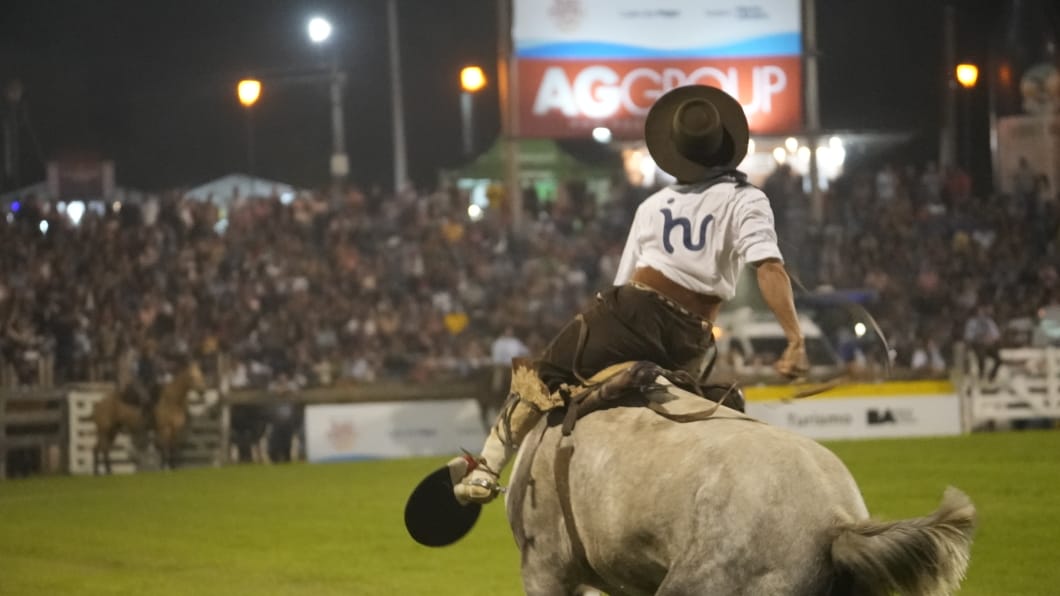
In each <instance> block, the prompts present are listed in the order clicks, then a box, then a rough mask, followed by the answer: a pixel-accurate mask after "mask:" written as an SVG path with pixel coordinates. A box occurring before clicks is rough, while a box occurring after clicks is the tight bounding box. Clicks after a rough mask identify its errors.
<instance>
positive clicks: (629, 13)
mask: <svg viewBox="0 0 1060 596" xmlns="http://www.w3.org/2000/svg"><path fill="white" fill-rule="evenodd" d="M512 37H513V43H514V53H515V56H514V57H515V81H516V88H517V89H518V97H517V102H518V106H517V115H518V122H517V128H516V132H517V134H518V135H519V136H522V137H553V138H556V137H587V136H588V135H589V134H590V133H591V131H592V129H593V128H595V127H598V126H604V127H607V128H610V129H611V131H612V134H613V135H614V136H615V138H626V139H633V138H640V136H641V135H642V133H643V125H644V117H645V116H646V115H647V113H648V109H649V108H650V107H651V105H652V103H653V102H654V101H655V99H656V98H658V97H659V95H661V94H662V93H664V92H666V91H668V90H670V89H672V88H674V87H679V86H681V85H688V84H694V83H698V84H703V85H711V86H714V87H720V88H721V89H724V90H725V91H726V92H728V93H729V94H730V95H733V96H734V97H736V98H737V99H739V100H740V103H742V104H743V106H744V110H745V112H746V113H747V117H748V120H749V121H750V124H751V132H752V133H753V134H783V133H791V132H795V131H797V130H799V129H800V128H801V124H802V63H801V54H802V51H801V47H802V34H801V26H800V13H799V2H798V0H759V1H757V2H744V3H739V4H736V3H732V2H725V1H722V0H668V1H667V2H666V3H665V4H663V5H660V3H658V2H656V1H654V0H546V1H542V0H516V2H515V15H514V23H513V31H512Z"/></svg>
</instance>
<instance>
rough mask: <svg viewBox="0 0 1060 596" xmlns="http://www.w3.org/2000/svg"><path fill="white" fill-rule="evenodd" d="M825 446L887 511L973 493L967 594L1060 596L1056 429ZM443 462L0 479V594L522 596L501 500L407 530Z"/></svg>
mask: <svg viewBox="0 0 1060 596" xmlns="http://www.w3.org/2000/svg"><path fill="white" fill-rule="evenodd" d="M829 446H830V447H831V448H832V449H833V450H835V451H836V453H838V454H839V456H840V457H841V458H842V459H843V460H844V461H845V462H846V463H847V465H848V466H849V467H850V468H851V470H852V471H853V473H854V476H855V477H856V478H857V479H858V481H859V483H860V485H861V488H862V490H863V492H864V494H865V498H866V501H867V502H868V505H869V509H870V510H871V511H872V512H873V514H874V515H875V516H877V517H881V518H888V519H890V518H899V517H911V516H919V515H923V514H926V513H928V512H929V511H931V510H933V509H934V508H935V506H936V505H937V502H938V499H939V497H940V496H941V495H942V491H943V489H944V488H945V486H946V485H947V484H953V485H955V486H958V487H960V488H961V489H963V490H964V491H966V492H967V493H968V494H969V495H970V496H971V497H972V499H973V500H974V501H975V503H976V505H977V506H978V508H979V515H980V530H979V533H978V536H977V539H976V543H975V547H974V551H973V554H972V565H971V570H970V572H969V577H968V580H967V581H966V583H965V586H964V589H963V591H962V592H961V593H962V594H965V595H981V596H1009V595H1016V594H1043V595H1045V594H1058V593H1060V587H1058V586H1060V564H1058V559H1060V432H1055V431H1054V432H1035V433H1030V432H1028V433H1010V434H984V435H973V436H967V437H956V438H947V439H922V440H894V441H871V442H842V443H831V444H829ZM750 448H753V446H752V447H750ZM441 462H442V460H438V459H429V460H424V459H421V460H408V461H388V462H369V463H357V464H331V465H290V466H271V467H264V466H255V467H229V468H223V469H204V470H183V471H179V472H175V473H154V474H144V475H140V476H135V477H129V476H126V477H111V478H43V479H32V480H24V481H12V482H7V483H0V594H4V595H19V596H23V595H25V596H36V595H45V594H47V595H54V594H78V595H82V594H84V595H96V594H130V595H141V594H143V595H148V594H151V595H155V594H157V595H189V596H206V595H213V594H217V595H222V594H223V595H248V596H260V595H263V594H292V595H330V594H343V595H350V594H353V595H393V594H424V595H427V594H445V595H447V594H453V595H460V596H478V595H482V596H485V595H498V594H502V595H504V594H521V593H522V591H521V589H520V583H519V574H518V563H519V557H518V553H517V551H516V549H515V546H514V542H513V540H512V538H511V535H510V533H509V531H508V527H507V524H506V522H505V520H504V517H503V511H502V508H501V507H500V506H490V507H488V508H487V510H486V511H485V512H484V513H483V516H482V518H481V519H480V521H479V525H478V526H477V527H476V528H475V530H474V531H473V532H472V533H471V535H470V536H469V537H468V538H466V539H465V540H463V541H462V542H460V543H458V544H456V545H454V546H452V547H448V548H444V549H428V548H425V547H421V546H419V545H417V544H415V543H413V542H412V540H411V539H409V538H408V536H407V535H406V534H405V530H404V526H403V524H402V510H403V506H404V500H405V497H406V496H407V494H408V492H409V490H411V488H412V487H413V486H414V485H415V483H416V482H417V481H418V479H419V478H420V477H422V476H423V475H424V474H425V473H426V472H428V471H430V470H431V469H432V468H434V467H436V466H437V465H440V463H441Z"/></svg>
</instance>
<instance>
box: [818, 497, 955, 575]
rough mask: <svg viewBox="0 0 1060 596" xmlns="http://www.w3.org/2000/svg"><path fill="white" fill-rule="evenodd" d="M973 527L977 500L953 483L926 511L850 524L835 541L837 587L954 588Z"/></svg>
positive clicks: (833, 546)
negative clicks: (898, 518)
mask: <svg viewBox="0 0 1060 596" xmlns="http://www.w3.org/2000/svg"><path fill="white" fill-rule="evenodd" d="M974 529H975V506H974V505H972V501H971V500H970V499H969V498H968V495H966V494H964V493H963V492H961V491H959V490H957V489H956V488H953V487H950V488H948V489H946V493H945V494H944V495H943V497H942V504H941V505H939V508H938V510H936V511H935V512H934V513H932V514H931V515H929V516H927V517H918V518H914V519H905V520H901V521H895V522H878V521H872V520H865V521H859V522H854V523H851V524H848V525H845V526H844V527H842V528H841V529H840V533H839V535H838V536H837V537H836V539H835V541H834V542H833V543H832V562H833V564H834V565H835V567H836V571H837V573H838V578H837V580H838V581H837V585H836V587H837V588H838V590H836V591H833V593H850V594H864V595H866V596H882V595H887V594H892V593H893V592H898V593H900V594H917V595H921V594H923V595H936V594H951V593H953V592H954V591H956V589H957V587H958V586H959V585H960V583H961V580H962V579H964V572H965V570H966V569H967V568H968V557H969V551H970V550H971V545H972V533H973V531H974Z"/></svg>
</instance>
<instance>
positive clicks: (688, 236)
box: [661, 209, 714, 254]
mask: <svg viewBox="0 0 1060 596" xmlns="http://www.w3.org/2000/svg"><path fill="white" fill-rule="evenodd" d="M661 212H662V214H663V217H665V218H666V221H664V222H663V248H665V249H666V252H668V253H670V254H673V253H674V245H673V244H672V243H671V242H670V232H672V231H673V229H674V228H675V227H678V226H680V227H681V242H682V243H684V245H685V248H687V249H688V250H703V247H704V246H706V245H707V224H709V223H710V222H711V221H713V220H714V216H713V215H708V216H706V217H704V218H703V221H702V222H700V223H699V239H698V240H696V241H695V242H693V241H692V222H691V221H689V219H688V218H687V217H674V213H673V211H671V210H669V209H662V210H661Z"/></svg>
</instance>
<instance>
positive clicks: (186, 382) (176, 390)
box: [161, 371, 191, 406]
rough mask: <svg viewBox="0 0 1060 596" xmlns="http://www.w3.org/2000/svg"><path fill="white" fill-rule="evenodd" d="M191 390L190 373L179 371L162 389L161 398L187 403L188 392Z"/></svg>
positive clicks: (170, 401)
mask: <svg viewBox="0 0 1060 596" xmlns="http://www.w3.org/2000/svg"><path fill="white" fill-rule="evenodd" d="M189 391H191V375H189V374H188V373H187V372H186V371H185V372H181V373H180V374H178V375H177V376H176V377H174V378H173V381H172V382H171V383H170V384H169V385H168V386H167V387H166V388H165V389H163V390H162V398H161V399H162V400H163V401H167V402H169V403H173V404H178V405H181V406H183V405H185V404H187V403H188V392H189Z"/></svg>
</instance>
